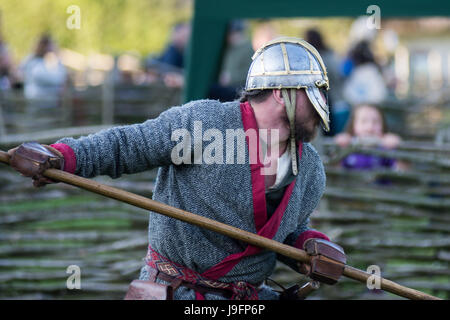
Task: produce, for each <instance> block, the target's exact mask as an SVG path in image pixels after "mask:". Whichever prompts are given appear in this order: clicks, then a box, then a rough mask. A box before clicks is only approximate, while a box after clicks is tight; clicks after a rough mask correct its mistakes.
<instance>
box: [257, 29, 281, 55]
mask: <svg viewBox="0 0 450 320" xmlns="http://www.w3.org/2000/svg"><path fill="white" fill-rule="evenodd" d="M279 36H280V34H279V33H278V32H277V30H276V29H275V27H274V26H273V25H272V24H271V23H270V22H264V23H260V24H258V25H257V26H256V27H255V28H254V30H253V32H252V47H253V51H256V50H258V49H259V48H261V47H262V46H263V45H264V44H265V43H266V42H268V41H270V40H273V39H275V38H277V37H279Z"/></svg>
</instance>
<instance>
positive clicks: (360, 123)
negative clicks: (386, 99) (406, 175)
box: [334, 104, 404, 170]
mask: <svg viewBox="0 0 450 320" xmlns="http://www.w3.org/2000/svg"><path fill="white" fill-rule="evenodd" d="M347 128H348V129H347V132H345V133H341V134H338V135H336V136H335V138H334V140H335V142H336V144H338V145H339V146H341V147H347V146H349V145H350V144H351V143H352V142H355V141H357V142H361V143H368V144H371V145H374V144H375V145H377V146H378V147H381V148H382V149H395V148H396V147H397V146H398V145H399V144H400V142H401V139H400V137H399V136H398V135H396V134H393V133H388V132H387V128H386V121H385V119H384V116H383V113H382V112H381V110H379V109H378V108H377V107H375V106H373V105H367V104H364V105H360V106H358V107H356V108H355V110H354V111H353V113H352V116H351V117H350V120H349V125H348V127H347ZM342 165H343V166H344V167H345V168H348V169H360V170H364V169H365V170H367V169H376V168H379V169H380V168H390V169H404V166H403V165H402V164H401V163H399V162H398V161H396V160H395V159H390V158H382V157H378V156H374V155H367V154H359V153H355V154H350V155H348V156H347V157H345V158H344V159H343V161H342Z"/></svg>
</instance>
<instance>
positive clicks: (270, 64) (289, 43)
mask: <svg viewBox="0 0 450 320" xmlns="http://www.w3.org/2000/svg"><path fill="white" fill-rule="evenodd" d="M252 60H253V61H252V64H251V65H250V69H249V71H248V74H247V81H246V85H245V91H252V90H264V89H305V91H306V93H307V96H308V98H309V100H310V101H311V103H312V105H313V106H314V108H315V109H316V111H317V113H318V114H319V116H320V119H321V123H322V126H323V128H324V130H325V131H329V130H330V126H329V122H330V118H329V107H328V105H327V103H326V101H325V100H324V99H323V97H322V95H321V93H320V90H321V89H325V90H328V88H329V81H328V76H327V71H326V68H325V64H324V63H323V60H322V57H321V56H320V54H319V53H318V52H317V50H316V49H315V48H314V47H313V46H312V45H310V44H309V43H308V42H306V41H304V40H302V39H299V38H291V37H282V38H277V39H274V40H272V41H269V42H267V43H266V44H264V46H263V47H261V48H260V49H258V50H257V51H256V52H255V54H254V55H253V57H252Z"/></svg>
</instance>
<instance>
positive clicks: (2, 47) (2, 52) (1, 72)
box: [0, 29, 19, 90]
mask: <svg viewBox="0 0 450 320" xmlns="http://www.w3.org/2000/svg"><path fill="white" fill-rule="evenodd" d="M18 84H19V82H18V79H17V74H16V72H15V69H14V65H13V62H12V59H11V55H10V53H9V49H8V45H7V44H6V42H5V41H4V40H3V35H2V32H1V29H0V90H9V89H11V88H13V87H15V86H17V85H18Z"/></svg>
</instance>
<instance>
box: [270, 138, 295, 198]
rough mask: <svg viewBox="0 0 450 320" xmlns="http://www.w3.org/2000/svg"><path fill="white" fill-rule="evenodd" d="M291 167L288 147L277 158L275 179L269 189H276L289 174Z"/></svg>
mask: <svg viewBox="0 0 450 320" xmlns="http://www.w3.org/2000/svg"><path fill="white" fill-rule="evenodd" d="M291 166H292V163H291V153H290V148H289V146H288V147H287V148H286V151H285V152H284V153H283V154H282V155H281V157H279V158H278V163H277V177H276V179H275V183H274V184H273V185H272V186H271V187H269V190H270V189H276V188H277V187H278V186H279V185H280V183H281V182H282V181H283V180H284V178H285V177H286V175H287V174H288V173H289V169H290V167H291Z"/></svg>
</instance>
